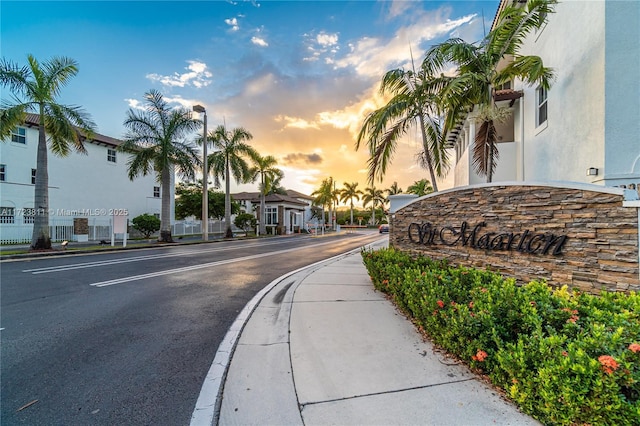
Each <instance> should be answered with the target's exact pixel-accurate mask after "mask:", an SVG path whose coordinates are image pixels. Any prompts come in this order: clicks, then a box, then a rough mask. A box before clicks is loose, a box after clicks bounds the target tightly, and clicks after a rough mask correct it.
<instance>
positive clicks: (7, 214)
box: [0, 207, 16, 223]
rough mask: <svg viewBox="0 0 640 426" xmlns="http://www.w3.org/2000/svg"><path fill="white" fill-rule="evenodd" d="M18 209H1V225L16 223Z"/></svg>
mask: <svg viewBox="0 0 640 426" xmlns="http://www.w3.org/2000/svg"><path fill="white" fill-rule="evenodd" d="M15 213H16V209H14V208H13V207H0V223H15V221H16V216H15Z"/></svg>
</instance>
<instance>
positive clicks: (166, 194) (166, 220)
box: [160, 167, 173, 243]
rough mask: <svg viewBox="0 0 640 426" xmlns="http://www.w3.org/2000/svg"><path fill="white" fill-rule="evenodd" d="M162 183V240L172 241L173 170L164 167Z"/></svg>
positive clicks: (161, 175) (161, 176)
mask: <svg viewBox="0 0 640 426" xmlns="http://www.w3.org/2000/svg"><path fill="white" fill-rule="evenodd" d="M160 182H161V185H162V207H161V214H160V241H162V242H165V243H172V242H173V238H172V237H171V170H170V168H169V167H164V168H163V169H162V172H161V174H160Z"/></svg>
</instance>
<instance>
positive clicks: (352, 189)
mask: <svg viewBox="0 0 640 426" xmlns="http://www.w3.org/2000/svg"><path fill="white" fill-rule="evenodd" d="M361 195H363V193H362V191H360V190H359V189H358V182H353V183H348V182H345V183H344V188H343V189H342V190H341V191H340V201H342V202H345V201H347V200H349V205H350V207H351V225H353V199H354V198H355V199H356V200H358V201H360V196H361Z"/></svg>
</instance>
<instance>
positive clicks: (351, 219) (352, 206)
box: [351, 199, 353, 226]
mask: <svg viewBox="0 0 640 426" xmlns="http://www.w3.org/2000/svg"><path fill="white" fill-rule="evenodd" d="M351 226H353V199H352V200H351Z"/></svg>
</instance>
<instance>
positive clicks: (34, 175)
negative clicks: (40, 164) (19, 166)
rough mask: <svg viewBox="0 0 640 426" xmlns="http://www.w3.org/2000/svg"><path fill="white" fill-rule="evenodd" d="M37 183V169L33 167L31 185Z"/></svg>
mask: <svg viewBox="0 0 640 426" xmlns="http://www.w3.org/2000/svg"><path fill="white" fill-rule="evenodd" d="M35 184H36V169H31V185H35Z"/></svg>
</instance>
